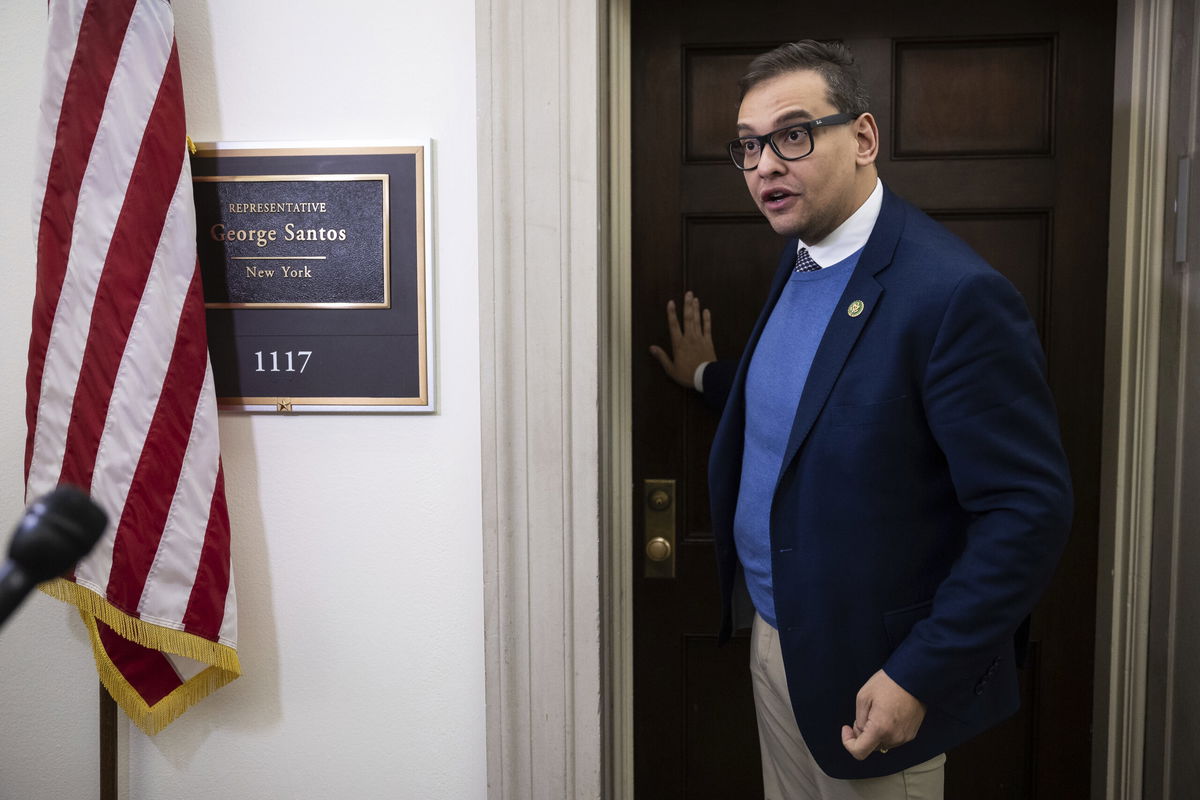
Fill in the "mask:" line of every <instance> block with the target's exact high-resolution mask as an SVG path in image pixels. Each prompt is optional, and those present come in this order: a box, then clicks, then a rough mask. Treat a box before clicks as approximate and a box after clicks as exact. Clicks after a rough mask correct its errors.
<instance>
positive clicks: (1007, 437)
mask: <svg viewBox="0 0 1200 800" xmlns="http://www.w3.org/2000/svg"><path fill="white" fill-rule="evenodd" d="M921 391H922V401H923V403H924V407H925V413H926V418H927V420H928V423H929V427H930V430H931V432H932V434H933V436H934V438H935V440H936V441H937V443H938V445H939V447H940V448H941V450H942V452H943V453H944V455H945V457H946V461H947V465H948V467H949V470H950V476H951V479H952V481H953V484H954V489H955V492H956V495H957V498H958V501H959V503H960V504H961V505H962V507H963V508H964V509H965V510H966V511H967V512H968V513H969V514H970V516H971V522H970V523H969V525H968V527H967V530H966V535H965V540H964V542H963V547H962V552H961V555H960V556H959V557H958V559H957V560H956V561H955V563H954V564H953V566H952V567H951V570H950V572H949V574H948V575H947V577H946V578H945V579H944V580H943V581H942V583H941V584H940V585H939V587H938V589H937V591H936V592H935V594H934V597H933V604H932V608H931V612H930V615H929V616H928V617H927V618H925V619H923V620H921V621H920V622H918V623H917V624H916V625H914V626H913V628H912V630H911V631H910V632H909V634H908V636H907V637H906V638H905V639H904V640H903V641H902V642H901V643H900V646H899V647H898V648H896V650H895V651H894V652H893V653H892V654H891V656H890V657H889V658H888V661H887V662H886V664H885V665H884V671H885V672H886V673H887V674H888V675H889V676H890V677H891V678H892V679H893V680H895V681H896V682H897V683H898V684H900V685H901V686H902V687H904V688H905V689H906V690H907V691H908V692H909V693H911V694H912V695H914V696H915V697H917V698H919V699H921V700H923V701H924V702H927V703H934V704H937V705H940V706H942V707H947V705H949V706H953V705H954V704H955V703H956V702H957V698H959V697H962V696H963V695H962V694H961V693H962V692H963V687H964V684H966V685H967V686H973V685H974V681H975V679H976V678H977V677H978V676H980V675H981V674H986V673H987V672H988V671H989V670H990V669H991V667H992V666H993V665H994V664H995V663H996V660H997V659H999V658H1000V657H1001V655H1000V654H1002V653H1011V652H1012V650H1011V648H1012V641H1013V635H1014V633H1015V632H1016V630H1017V628H1018V627H1019V626H1020V625H1021V623H1022V621H1023V620H1024V619H1025V617H1026V616H1027V615H1028V614H1029V613H1030V611H1031V610H1032V608H1033V606H1034V604H1035V603H1036V602H1037V600H1038V598H1039V597H1040V596H1041V594H1042V592H1043V591H1044V590H1045V588H1046V585H1047V584H1048V583H1049V581H1050V578H1051V576H1052V574H1053V572H1054V569H1055V566H1056V564H1057V562H1058V559H1059V556H1060V555H1061V554H1062V550H1063V548H1064V546H1065V545H1066V540H1067V536H1068V533H1069V530H1070V525H1071V515H1072V505H1073V502H1072V491H1071V482H1070V476H1069V472H1068V468H1067V460H1066V455H1065V453H1064V452H1063V449H1062V445H1061V442H1060V437H1059V430H1058V422H1057V415H1056V412H1055V409H1054V403H1053V399H1052V398H1051V395H1050V389H1049V387H1048V385H1047V383H1046V379H1045V364H1044V356H1043V355H1042V349H1041V345H1040V343H1039V341H1038V338H1037V332H1036V329H1035V328H1034V325H1033V322H1032V321H1031V320H1030V318H1029V313H1028V311H1027V309H1026V306H1025V302H1024V300H1023V299H1022V297H1021V295H1020V294H1019V293H1018V292H1017V291H1016V289H1015V288H1013V286H1012V284H1010V283H1009V282H1008V280H1007V279H1005V278H1004V277H1003V276H1001V275H1000V274H999V273H995V272H990V271H987V272H984V271H979V272H973V273H971V274H969V275H968V276H966V277H965V278H963V279H962V280H961V281H960V282H959V284H958V285H957V287H956V288H955V289H954V291H953V293H952V294H951V296H950V300H949V302H948V303H947V306H946V309H945V312H944V314H943V316H942V319H941V322H940V324H939V326H938V330H937V334H936V337H935V338H934V342H933V345H932V348H931V350H930V355H929V360H928V363H927V366H926V370H925V374H924V376H923V381H922V388H921ZM968 681H969V682H970V683H966V682H968Z"/></svg>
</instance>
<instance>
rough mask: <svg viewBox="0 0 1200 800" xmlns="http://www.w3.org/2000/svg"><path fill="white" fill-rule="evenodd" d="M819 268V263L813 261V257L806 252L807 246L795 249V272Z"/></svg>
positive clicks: (814, 270)
mask: <svg viewBox="0 0 1200 800" xmlns="http://www.w3.org/2000/svg"><path fill="white" fill-rule="evenodd" d="M820 268H821V265H820V264H818V263H817V262H815V261H813V257H812V256H810V255H809V254H808V248H807V247H801V248H800V249H799V250H798V251H796V272H816V271H817V270H819V269H820Z"/></svg>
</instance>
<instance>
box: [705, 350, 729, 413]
mask: <svg viewBox="0 0 1200 800" xmlns="http://www.w3.org/2000/svg"><path fill="white" fill-rule="evenodd" d="M737 368H738V362H737V361H736V360H731V359H723V360H721V361H713V362H710V363H709V365H708V366H707V367H705V368H704V391H703V392H701V393H700V394H701V396H702V397H703V398H704V404H705V405H706V406H708V407H709V408H711V409H712V410H713V411H715V412H716V413H717V414H718V415H720V414H721V412H722V411H724V410H725V401H726V400H728V399H729V391H730V390H731V389H732V388H733V378H734V375H735V374H736V373H737Z"/></svg>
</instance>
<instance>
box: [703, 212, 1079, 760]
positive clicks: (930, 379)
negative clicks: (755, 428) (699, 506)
mask: <svg viewBox="0 0 1200 800" xmlns="http://www.w3.org/2000/svg"><path fill="white" fill-rule="evenodd" d="M795 246H796V243H795V241H794V240H793V241H791V242H789V243H788V246H787V248H786V249H785V252H784V255H783V257H782V258H781V259H780V264H779V269H778V273H777V275H776V276H775V280H774V284H773V285H772V288H771V293H770V297H769V300H768V302H767V303H766V305H765V307H764V308H763V311H762V313H761V315H760V316H759V319H758V322H757V324H756V325H755V327H754V331H753V333H752V334H751V338H750V341H749V343H748V344H747V346H746V349H745V352H744V353H743V355H742V358H741V360H740V362H739V363H738V366H737V370H736V372H734V373H733V375H732V380H731V382H730V383H729V387H728V395H727V399H726V401H725V403H724V412H723V414H722V416H721V422H720V425H719V427H718V429H717V433H716V437H715V438H714V440H713V446H712V452H711V454H710V459H709V489H710V495H711V502H712V521H713V533H714V537H715V540H716V552H717V559H718V569H719V576H720V586H721V592H722V598H723V613H724V618H723V621H722V630H721V636H722V639H726V638H728V636H729V635H730V633H731V630H732V624H733V622H732V603H733V594H734V586H735V582H736V581H737V580H738V579H739V575H738V570H739V564H738V557H737V551H736V546H735V544H734V538H733V520H734V512H735V509H736V506H737V498H738V483H739V479H740V476H741V465H742V446H743V436H744V429H745V425H744V419H745V385H746V372H747V368H748V365H749V363H750V358H751V356H752V355H753V353H754V348H755V345H756V344H757V342H758V339H759V336H760V335H761V333H762V330H763V327H764V325H765V324H766V320H767V318H768V317H769V316H770V313H771V309H772V308H773V307H774V305H775V302H776V301H777V300H778V298H779V295H780V293H781V291H782V289H783V286H784V284H785V283H786V282H787V278H788V275H789V274H790V271H791V265H792V262H793V260H794V254H795ZM713 377H714V387H715V392H716V393H720V392H721V391H722V389H723V386H722V384H723V383H724V382H725V381H726V380H727V378H726V377H724V376H723V375H722V373H721V370H720V369H718V371H717V372H715V373H714V376H713ZM708 381H709V376H708V373H707V372H706V374H705V383H706V389H708V388H709V387H708ZM706 394H707V392H706ZM710 399H711V398H710ZM1071 512H1072V497H1071V485H1070V477H1069V474H1068V469H1067V461H1066V457H1065V455H1064V453H1063V449H1062V446H1061V443H1060V439H1059V432H1058V423H1057V418H1056V414H1055V410H1054V404H1053V400H1052V399H1051V396H1050V391H1049V388H1048V387H1047V384H1046V379H1045V364H1044V356H1043V354H1042V349H1041V345H1040V343H1039V341H1038V337H1037V331H1036V329H1035V327H1034V324H1033V322H1032V320H1031V319H1030V316H1029V312H1028V310H1027V308H1026V306H1025V303H1024V301H1023V299H1022V298H1021V296H1020V294H1019V293H1018V292H1017V290H1016V289H1015V288H1014V287H1013V286H1012V284H1010V283H1009V282H1008V280H1007V279H1005V278H1004V277H1003V276H1001V275H1000V274H999V273H998V272H996V271H995V270H993V269H992V268H991V267H990V266H988V265H987V264H986V263H985V262H984V261H983V259H982V258H980V257H979V256H978V255H977V254H976V253H974V252H973V251H972V250H971V249H970V248H969V247H968V246H967V245H966V244H965V243H964V242H962V241H961V240H960V239H958V238H957V237H955V236H954V235H953V234H951V233H950V232H949V231H948V230H946V229H945V228H944V227H942V226H941V225H939V224H938V223H937V222H935V221H933V220H932V219H930V218H929V217H928V216H926V215H925V214H923V213H922V212H921V211H919V210H918V209H916V208H914V207H913V206H911V205H909V204H908V203H907V202H905V201H904V200H902V199H900V198H899V197H897V196H896V195H895V194H893V193H892V192H891V191H888V190H886V189H885V192H884V199H883V207H882V210H881V212H880V215H879V219H878V221H877V222H876V224H875V228H874V230H873V232H872V233H871V237H870V239H869V240H868V241H867V244H866V246H865V248H864V250H863V252H862V255H861V257H860V258H859V262H858V265H857V266H856V267H855V270H854V274H853V275H852V276H851V278H850V282H849V284H848V285H847V287H846V290H845V293H844V294H843V296H842V298H841V300H840V301H839V303H838V305H837V307H836V309H835V311H834V313H833V316H832V318H831V319H830V321H829V326H828V328H827V329H826V331H825V335H824V337H823V338H822V340H821V343H820V346H819V348H818V350H817V354H816V357H815V359H814V361H813V363H812V368H811V370H810V372H809V375H808V380H807V382H806V383H805V385H804V389H803V392H802V393H801V395H800V397H799V398H798V407H797V410H796V418H795V421H794V422H793V424H792V430H791V436H790V437H789V440H788V444H787V450H786V453H785V456H784V460H783V465H782V468H781V470H780V473H779V478H778V483H777V485H776V487H775V494H774V499H773V501H772V506H771V514H770V519H771V567H772V575H773V581H774V593H775V613H776V617H777V621H778V623H779V636H780V642H781V646H782V650H783V657H784V663H785V666H786V669H787V678H788V687H789V690H790V693H791V698H792V706H793V709H794V710H795V713H796V720H797V722H798V724H799V726H800V731H801V732H802V734H803V735H804V740H805V742H806V743H807V744H808V747H809V749H810V750H811V751H812V753H813V756H814V757H815V758H816V760H817V763H818V764H819V765H820V766H821V768H822V769H823V770H824V771H825V772H826V773H828V774H829V775H831V776H833V777H835V778H869V777H877V776H880V775H886V774H890V773H894V772H897V771H899V770H902V769H906V768H908V767H910V766H912V765H914V764H918V763H920V762H922V761H925V760H927V759H929V758H932V757H933V756H935V755H937V754H939V753H942V752H944V751H946V750H948V749H950V748H952V747H954V746H955V745H957V744H959V743H961V742H962V741H964V740H966V739H968V738H969V737H971V736H974V735H975V734H977V733H979V732H980V731H983V730H984V729H986V728H988V727H990V726H992V725H994V724H996V723H997V722H999V721H1000V720H1002V719H1004V718H1005V717H1007V716H1009V715H1011V714H1012V713H1014V712H1015V711H1016V709H1017V707H1018V705H1019V696H1018V687H1017V668H1016V664H1015V660H1016V659H1015V655H1014V635H1015V633H1016V631H1017V629H1018V627H1020V626H1021V623H1022V621H1023V620H1024V619H1025V618H1026V617H1027V615H1028V614H1029V613H1030V611H1031V610H1032V608H1033V606H1034V603H1035V602H1036V601H1037V599H1038V597H1039V596H1040V595H1041V593H1042V592H1043V590H1044V589H1045V587H1046V584H1047V583H1048V582H1049V580H1050V577H1051V574H1052V573H1053V571H1054V567H1055V564H1056V563H1057V561H1058V558H1059V556H1060V554H1061V552H1062V549H1063V546H1064V545H1065V543H1066V538H1067V534H1068V531H1069V529H1070V523H1071ZM880 668H882V669H883V670H884V671H885V672H886V673H887V674H888V675H889V676H890V677H891V678H892V679H893V680H895V681H896V682H897V683H898V684H900V685H901V686H902V687H904V688H905V689H906V690H907V691H909V692H910V693H911V694H913V695H914V696H916V697H917V698H918V699H920V700H921V701H923V702H924V703H925V704H926V707H927V713H926V717H925V721H924V723H923V724H922V726H921V729H920V731H919V732H918V734H917V738H916V739H915V740H914V741H912V742H910V743H908V744H905V745H903V746H900V747H896V748H893V749H892V750H891V751H889V752H888V753H886V754H880V753H876V754H874V755H871V756H870V757H868V758H867V759H866V760H865V761H861V762H860V761H856V760H855V759H854V758H853V757H852V756H850V754H849V753H848V752H846V750H845V748H844V747H843V746H842V740H841V728H842V725H844V724H852V723H853V721H854V716H855V695H856V694H857V692H858V690H859V688H860V687H861V686H862V685H863V684H864V683H865V682H866V680H867V679H868V678H869V677H871V675H872V674H874V673H875V671H876V670H878V669H880Z"/></svg>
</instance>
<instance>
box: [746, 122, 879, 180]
mask: <svg viewBox="0 0 1200 800" xmlns="http://www.w3.org/2000/svg"><path fill="white" fill-rule="evenodd" d="M860 116H862V115H861V114H831V115H830V116H828V117H821V118H819V119H813V120H809V121H808V122H797V123H795V124H794V125H787V126H785V127H782V128H778V129H776V130H773V131H771V132H769V133H764V134H763V135H762V136H742V137H740V138H737V139H734V140H733V141H731V142H730V143H729V157H730V158H732V159H733V164H734V166H735V167H737V168H738V169H740V170H743V171H749V170H752V169H754V168H755V167H757V166H758V160H759V159H760V158H761V157H762V153H763V149H764V148H765V147H766V146H767V145H768V144H769V145H771V149H772V150H774V151H775V155H777V156H779V157H780V158H782V159H783V160H784V161H798V160H800V159H801V158H804V157H805V156H809V155H812V151H813V135H812V134H813V131H814V130H815V129H817V128H827V127H829V126H830V125H845V124H846V123H847V122H853V121H854V120H856V119H858V118H859V117H860Z"/></svg>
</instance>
